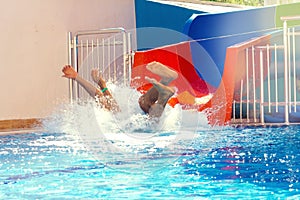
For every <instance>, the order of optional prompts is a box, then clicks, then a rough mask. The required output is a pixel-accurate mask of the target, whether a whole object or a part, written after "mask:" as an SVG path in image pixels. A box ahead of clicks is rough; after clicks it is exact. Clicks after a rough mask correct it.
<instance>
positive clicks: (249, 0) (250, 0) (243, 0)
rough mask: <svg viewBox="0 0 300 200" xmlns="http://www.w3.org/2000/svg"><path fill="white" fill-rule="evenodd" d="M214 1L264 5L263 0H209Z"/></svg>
mask: <svg viewBox="0 0 300 200" xmlns="http://www.w3.org/2000/svg"><path fill="white" fill-rule="evenodd" d="M209 1H214V2H221V3H230V4H239V5H246V6H263V5H264V1H263V0H209Z"/></svg>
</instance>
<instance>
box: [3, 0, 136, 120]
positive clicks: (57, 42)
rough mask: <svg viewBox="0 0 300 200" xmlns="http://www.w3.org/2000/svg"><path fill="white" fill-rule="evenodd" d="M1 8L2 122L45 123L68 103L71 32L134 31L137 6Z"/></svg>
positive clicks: (29, 0)
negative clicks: (39, 120) (44, 119)
mask: <svg viewBox="0 0 300 200" xmlns="http://www.w3.org/2000/svg"><path fill="white" fill-rule="evenodd" d="M0 2H1V6H2V10H1V12H0V24H1V30H2V31H1V32H0V41H1V47H0V60H1V64H0V91H1V98H0V120H5V119H25V118H42V117H45V116H47V115H49V114H50V113H51V112H52V111H53V109H54V108H55V107H56V106H57V104H58V103H60V102H62V101H67V100H68V96H69V95H68V81H67V79H64V78H61V75H62V73H61V68H62V66H63V65H65V64H67V62H68V50H67V35H68V34H67V33H68V32H69V31H71V32H75V31H78V30H93V29H100V28H109V27H124V28H125V29H133V28H135V10H134V0H110V1H107V0H26V1H20V0H9V1H8V0H0ZM116 5H118V6H116Z"/></svg>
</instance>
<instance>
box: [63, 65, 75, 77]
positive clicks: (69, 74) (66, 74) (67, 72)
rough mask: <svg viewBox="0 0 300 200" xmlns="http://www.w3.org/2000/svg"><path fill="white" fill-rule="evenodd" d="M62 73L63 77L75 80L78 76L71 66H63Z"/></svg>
mask: <svg viewBox="0 0 300 200" xmlns="http://www.w3.org/2000/svg"><path fill="white" fill-rule="evenodd" d="M62 72H63V73H64V75H63V77H66V78H71V79H75V78H76V77H77V76H78V73H77V72H76V71H75V70H74V68H73V67H72V66H71V65H65V66H64V67H63V69H62Z"/></svg>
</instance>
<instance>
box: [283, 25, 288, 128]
mask: <svg viewBox="0 0 300 200" xmlns="http://www.w3.org/2000/svg"><path fill="white" fill-rule="evenodd" d="M287 37H288V36H287V21H286V20H285V21H284V22H283V44H284V100H285V104H284V110H285V124H289V105H288V103H289V102H288V101H289V88H288V85H289V83H288V38H287Z"/></svg>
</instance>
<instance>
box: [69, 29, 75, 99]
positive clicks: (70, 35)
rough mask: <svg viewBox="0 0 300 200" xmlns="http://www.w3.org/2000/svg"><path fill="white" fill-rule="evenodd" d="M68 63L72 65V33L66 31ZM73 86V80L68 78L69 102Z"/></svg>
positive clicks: (71, 97)
mask: <svg viewBox="0 0 300 200" xmlns="http://www.w3.org/2000/svg"><path fill="white" fill-rule="evenodd" d="M68 40H69V41H68V63H69V65H72V64H73V63H72V49H73V48H74V46H73V45H72V33H71V32H69V33H68ZM73 87H74V82H73V79H69V99H70V103H73Z"/></svg>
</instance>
